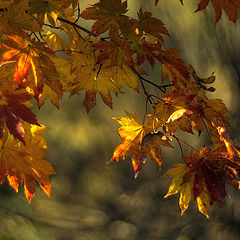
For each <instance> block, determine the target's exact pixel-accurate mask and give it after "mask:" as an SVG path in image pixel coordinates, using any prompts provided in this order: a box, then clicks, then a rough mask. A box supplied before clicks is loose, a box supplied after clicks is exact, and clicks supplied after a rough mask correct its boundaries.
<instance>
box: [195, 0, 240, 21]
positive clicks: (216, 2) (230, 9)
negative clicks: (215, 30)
mask: <svg viewBox="0 0 240 240" xmlns="http://www.w3.org/2000/svg"><path fill="white" fill-rule="evenodd" d="M208 3H209V0H201V1H200V2H199V4H198V8H197V9H196V11H195V12H198V11H201V10H203V9H205V8H206V7H207V5H208ZM211 3H212V6H213V9H214V12H215V24H216V23H217V22H218V21H219V19H220V18H221V16H222V9H223V10H224V11H225V13H226V14H227V16H228V18H229V19H230V20H231V21H233V22H234V23H236V22H237V20H238V8H240V2H239V1H235V0H211Z"/></svg>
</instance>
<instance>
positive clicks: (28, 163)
mask: <svg viewBox="0 0 240 240" xmlns="http://www.w3.org/2000/svg"><path fill="white" fill-rule="evenodd" d="M158 2H159V1H158V0H155V5H156V4H157V3H158ZM180 2H181V3H182V4H183V1H181V0H180ZM208 3H209V0H207V1H205V0H201V1H200V3H199V5H198V8H197V10H196V11H200V10H202V9H204V8H205V7H206V6H207V5H208ZM212 4H213V7H214V10H215V14H216V22H217V21H218V20H219V18H220V17H221V11H222V9H224V10H225V12H226V13H227V15H228V17H229V18H230V19H231V20H232V21H234V22H236V21H237V9H238V8H239V7H240V6H239V3H238V1H234V0H224V1H223V0H215V1H213V0H212ZM127 11H128V6H127V1H122V0H99V1H98V2H97V3H95V4H94V5H92V6H90V7H88V8H87V9H85V10H84V11H82V12H81V11H80V8H79V3H78V1H77V0H61V1H60V0H49V1H43V0H0V46H1V48H0V58H1V62H0V145H1V149H0V156H1V157H0V182H1V183H3V182H4V180H5V178H6V177H7V179H8V181H9V184H10V185H11V186H12V187H13V188H14V189H15V190H16V191H18V186H19V185H20V184H24V192H25V195H26V197H27V199H28V200H29V202H30V201H31V199H32V198H33V196H34V192H35V182H36V181H37V182H38V183H39V185H40V187H41V188H42V189H43V190H44V192H45V193H46V194H47V195H48V196H49V195H50V189H51V184H50V180H49V176H50V175H52V174H54V170H53V168H52V166H51V165H50V163H48V162H46V161H45V160H43V158H44V157H45V153H46V152H45V149H46V142H45V139H44V138H43V137H42V136H41V135H40V134H41V133H43V132H44V131H45V130H46V128H45V127H44V126H43V125H40V124H39V120H38V119H37V117H36V116H35V114H34V113H33V112H32V111H31V109H30V106H31V104H30V102H29V101H36V103H37V105H38V107H39V108H41V107H42V106H43V104H44V103H45V101H46V99H47V98H49V99H50V101H51V102H52V103H53V104H54V105H55V106H56V107H57V108H58V107H59V102H60V100H61V98H62V95H63V93H64V92H68V93H70V95H74V94H78V93H80V92H81V91H85V99H84V101H83V105H84V107H85V109H86V111H87V112H89V111H90V110H91V108H93V107H94V106H95V105H96V98H97V94H99V95H100V96H101V98H102V100H103V102H104V103H105V104H106V105H107V106H109V107H111V108H112V96H111V94H112V93H115V94H121V93H123V91H122V87H123V84H126V85H127V86H128V87H130V88H132V89H134V90H136V91H137V92H139V84H140V85H141V87H142V89H143V92H144V94H145V95H146V106H147V105H150V106H151V107H152V109H153V110H152V111H151V112H147V111H146V114H145V116H144V120H143V123H141V122H140V120H139V118H138V116H137V115H136V114H131V113H128V112H126V117H122V118H116V120H117V121H118V122H119V123H120V124H121V125H122V126H121V127H120V128H119V130H118V133H119V135H120V136H121V138H122V140H123V141H122V143H120V144H119V145H118V146H117V147H116V149H115V151H114V153H113V157H112V159H111V161H116V162H118V161H119V160H121V159H124V158H125V157H126V156H127V155H131V159H132V165H133V168H134V171H135V176H137V175H138V173H139V171H140V170H141V169H142V167H143V165H144V164H145V162H146V157H147V155H148V156H149V157H150V158H151V159H152V160H153V161H155V162H157V164H159V165H161V164H162V155H161V148H162V147H164V146H165V147H172V145H171V142H172V139H175V140H176V141H177V142H178V143H179V145H180V147H181V149H182V145H181V144H185V145H187V146H188V147H189V148H190V149H191V151H190V152H189V155H188V156H184V154H183V151H182V158H183V161H184V163H181V164H176V165H175V167H174V168H173V169H170V170H168V171H167V173H166V174H165V176H167V177H172V178H173V179H172V184H171V185H170V187H169V191H168V194H167V195H166V196H169V195H171V194H175V193H178V192H180V199H179V205H180V208H181V210H182V213H183V212H184V211H185V210H186V209H187V207H188V204H189V201H190V199H191V196H192V197H193V199H194V200H195V201H196V202H197V204H198V208H199V210H200V211H201V212H202V213H204V214H205V215H206V216H208V210H209V208H210V206H211V205H212V204H213V203H214V202H216V201H217V202H223V201H224V197H225V195H226V190H225V185H226V184H227V183H229V184H231V185H232V186H233V187H235V188H239V177H240V175H239V169H240V162H239V155H240V150H239V148H238V147H237V146H235V145H234V143H233V141H232V140H231V139H230V138H229V136H228V131H227V128H226V125H229V119H228V117H227V115H226V114H227V112H228V110H227V108H226V106H225V105H224V103H223V102H222V100H221V99H209V98H208V97H207V96H206V93H207V92H213V91H214V90H215V89H214V88H213V87H211V86H210V87H209V86H208V85H209V84H212V83H213V82H214V81H215V77H214V76H213V75H211V76H210V77H208V78H200V77H199V76H198V75H197V73H196V72H195V70H194V68H193V67H192V66H191V65H189V66H188V67H187V66H186V65H185V63H184V62H183V60H182V59H181V57H180V52H179V51H178V50H177V49H175V48H166V47H165V45H164V37H169V36H170V34H169V32H168V30H167V28H166V27H165V24H164V23H163V22H162V21H161V20H160V19H158V18H155V17H153V16H152V14H151V12H148V11H144V10H143V9H142V8H141V7H140V9H139V11H138V13H137V17H136V18H131V17H129V16H128V15H127ZM81 19H85V20H93V21H94V23H93V25H92V27H91V30H88V29H86V28H84V27H82V26H81V24H80V22H81ZM62 36H65V39H67V40H64V39H63V38H62ZM60 52H61V53H62V54H61V55H59V54H58V53H60ZM146 62H148V63H149V64H150V65H151V66H152V68H153V67H154V66H155V64H156V62H158V63H159V64H160V65H161V80H162V83H161V84H163V83H164V81H165V83H166V84H165V85H161V84H156V83H154V82H152V81H150V80H149V79H146V78H145V77H144V75H147V73H146V72H145V71H144V69H143V66H144V64H145V63H146ZM145 84H150V85H152V86H153V87H156V88H158V89H159V95H158V96H154V95H151V94H149V93H148V92H147V91H146V89H145ZM146 109H147V108H146ZM193 128H194V129H196V130H197V131H198V132H199V134H200V133H201V132H203V131H207V133H208V135H209V137H210V139H211V140H212V143H213V146H212V148H208V147H203V148H201V149H200V150H196V149H194V148H193V147H192V146H190V145H189V144H187V143H185V142H183V141H182V140H181V139H179V138H178V137H177V136H176V134H175V133H176V131H177V130H182V131H183V132H186V133H190V134H194V131H193Z"/></svg>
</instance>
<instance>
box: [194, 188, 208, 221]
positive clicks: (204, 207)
mask: <svg viewBox="0 0 240 240" xmlns="http://www.w3.org/2000/svg"><path fill="white" fill-rule="evenodd" d="M196 201H197V205H198V210H199V211H200V212H201V213H203V214H204V215H205V216H206V217H207V218H209V216H208V211H209V209H210V202H209V196H208V191H207V188H206V186H205V188H204V190H203V191H202V192H201V193H200V194H199V196H198V197H197V198H196Z"/></svg>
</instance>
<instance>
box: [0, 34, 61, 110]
mask: <svg viewBox="0 0 240 240" xmlns="http://www.w3.org/2000/svg"><path fill="white" fill-rule="evenodd" d="M7 38H8V39H7V40H5V41H2V42H0V45H1V46H2V47H3V48H5V49H7V51H5V52H4V53H3V54H2V61H3V62H5V61H9V60H14V61H16V62H17V64H16V69H15V73H14V82H15V83H16V84H18V85H19V86H20V87H21V88H26V89H31V91H32V92H33V94H34V97H35V98H36V99H37V100H38V101H39V100H40V98H41V96H42V93H43V90H44V85H47V86H48V87H47V88H45V89H49V88H50V89H51V91H53V92H55V94H56V95H57V96H59V98H61V96H62V84H61V82H60V80H59V79H58V73H57V70H56V67H55V65H54V63H53V60H52V58H51V57H50V56H52V57H54V53H53V51H52V50H51V49H49V48H47V47H45V46H44V44H42V43H40V42H37V41H35V40H31V39H29V38H22V37H20V36H18V35H7ZM49 55H50V56H49ZM45 95H46V94H44V95H43V99H41V102H40V103H39V107H40V106H42V104H43V102H44V101H45Z"/></svg>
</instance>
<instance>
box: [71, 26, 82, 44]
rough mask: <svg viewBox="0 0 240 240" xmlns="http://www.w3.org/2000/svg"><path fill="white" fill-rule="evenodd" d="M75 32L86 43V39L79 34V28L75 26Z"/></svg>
mask: <svg viewBox="0 0 240 240" xmlns="http://www.w3.org/2000/svg"><path fill="white" fill-rule="evenodd" d="M73 28H74V30H75V32H76V33H77V35H78V36H79V37H80V38H81V39H82V40H83V41H84V42H85V39H84V38H83V37H82V35H81V34H80V33H79V32H78V30H77V28H76V27H75V26H73Z"/></svg>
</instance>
